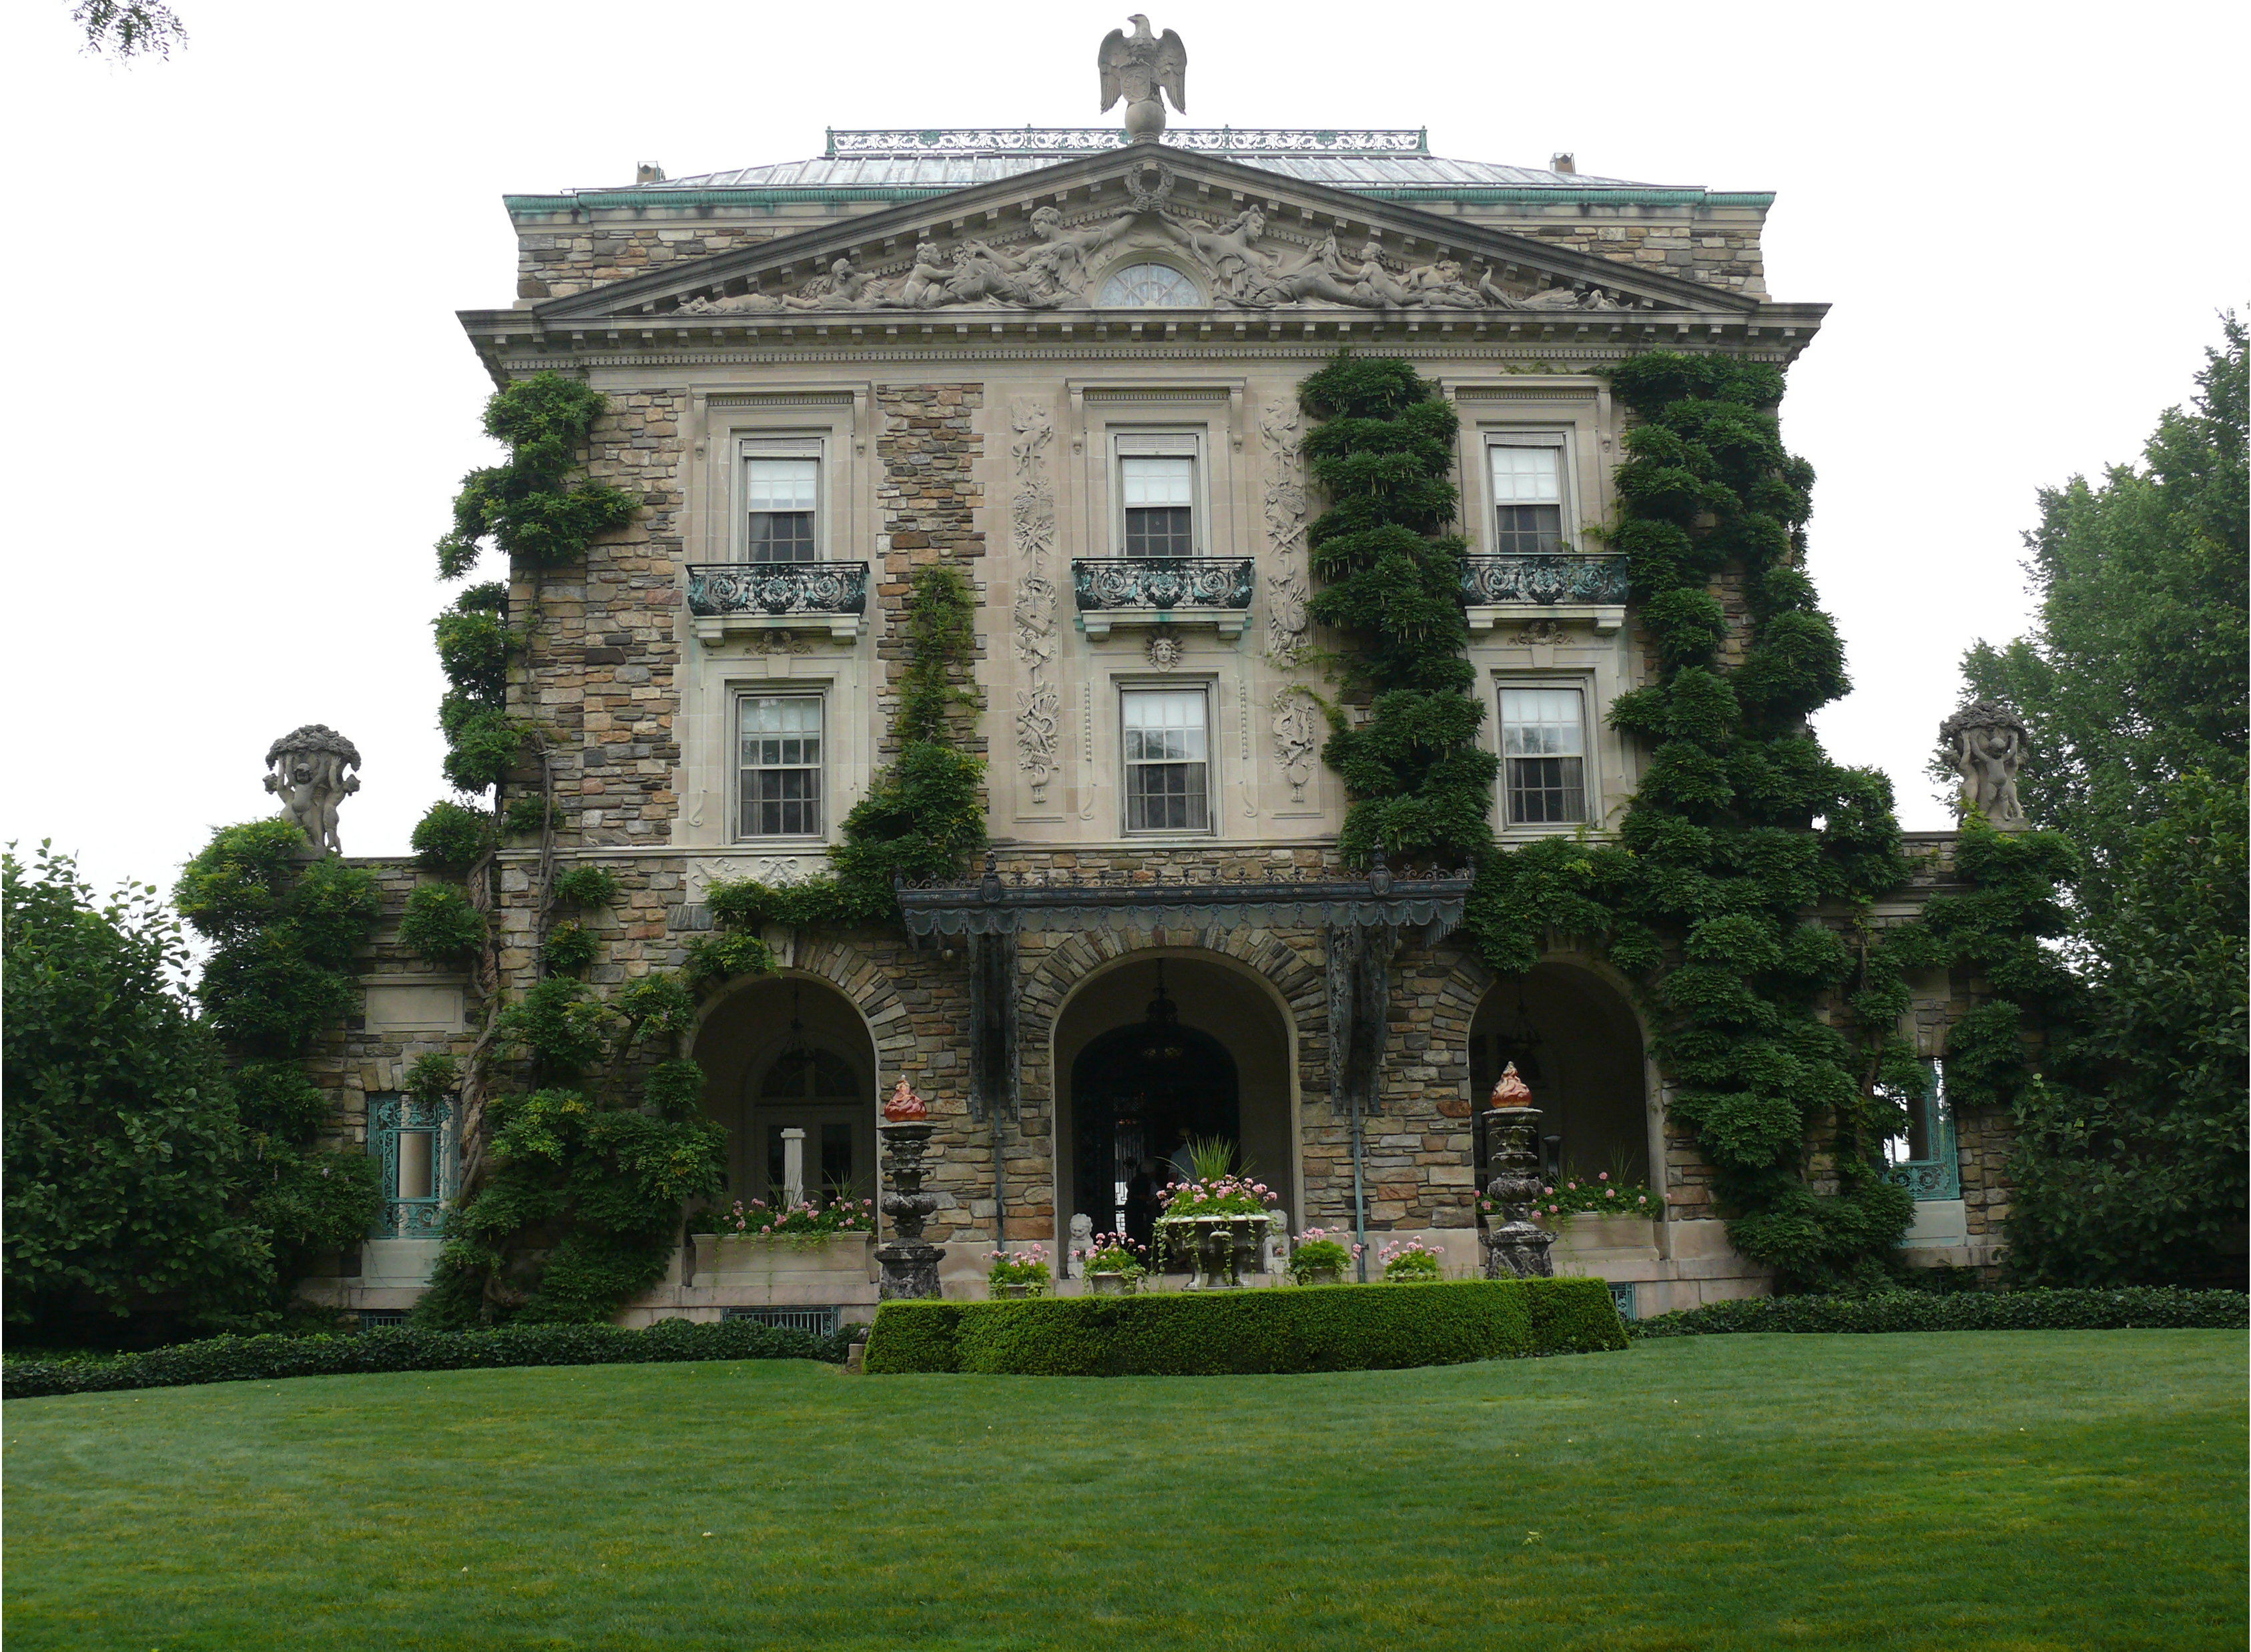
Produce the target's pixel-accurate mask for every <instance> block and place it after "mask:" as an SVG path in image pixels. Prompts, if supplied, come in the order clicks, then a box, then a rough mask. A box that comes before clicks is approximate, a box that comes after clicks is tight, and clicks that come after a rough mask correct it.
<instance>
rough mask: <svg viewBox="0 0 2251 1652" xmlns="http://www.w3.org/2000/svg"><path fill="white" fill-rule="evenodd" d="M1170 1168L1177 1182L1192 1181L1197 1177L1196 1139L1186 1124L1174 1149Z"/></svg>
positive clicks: (1182, 1127)
mask: <svg viewBox="0 0 2251 1652" xmlns="http://www.w3.org/2000/svg"><path fill="white" fill-rule="evenodd" d="M1168 1168H1169V1169H1170V1170H1171V1172H1172V1176H1173V1179H1174V1181H1176V1182H1182V1183H1186V1182H1192V1181H1194V1180H1195V1179H1196V1173H1195V1137H1193V1136H1192V1135H1191V1134H1190V1133H1189V1130H1188V1126H1187V1125H1185V1124H1183V1125H1181V1132H1180V1141H1179V1143H1178V1144H1176V1145H1175V1146H1174V1149H1173V1158H1172V1163H1171V1165H1169V1166H1168Z"/></svg>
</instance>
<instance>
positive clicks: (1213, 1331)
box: [866, 1279, 1626, 1377]
mask: <svg viewBox="0 0 2251 1652" xmlns="http://www.w3.org/2000/svg"><path fill="white" fill-rule="evenodd" d="M1625 1345H1626V1342H1625V1333H1624V1330H1623V1328H1622V1327H1621V1326H1620V1325H1619V1324H1618V1317H1617V1308H1616V1307H1615V1306H1614V1305H1612V1303H1611V1302H1610V1289H1609V1287H1607V1286H1606V1285H1604V1284H1603V1282H1601V1281H1600V1280H1598V1279H1539V1280H1486V1279H1470V1280H1447V1281H1433V1282H1430V1283H1428V1284H1415V1285H1313V1286H1306V1287H1301V1288H1300V1287H1286V1286H1285V1287H1282V1288H1279V1289H1271V1290H1242V1291H1195V1292H1171V1291H1167V1292H1163V1293H1160V1294H1153V1295H1148V1296H1069V1297H1060V1298H1058V1297H1032V1298H1028V1299H1026V1300H1024V1301H1022V1302H973V1303H952V1302H893V1303H884V1304H883V1306H882V1307H881V1308H880V1309H878V1310H876V1325H875V1330H874V1331H873V1332H872V1333H871V1334H870V1335H869V1338H868V1351H867V1357H866V1358H867V1368H868V1369H869V1371H871V1372H931V1371H959V1372H995V1373H998V1372H1008V1373H1013V1374H1016V1375H1022V1376H1038V1377H1124V1376H1172V1377H1219V1376H1245V1375H1263V1374H1269V1373H1274V1372H1301V1371H1391V1370H1398V1369H1401V1368H1403V1367H1405V1366H1409V1365H1460V1364H1463V1363H1465V1362H1466V1361H1469V1360H1472V1359H1512V1358H1523V1357H1525V1356H1527V1355H1530V1354H1559V1353H1594V1352H1598V1351H1603V1350H1606V1349H1619V1348H1624V1346H1625Z"/></svg>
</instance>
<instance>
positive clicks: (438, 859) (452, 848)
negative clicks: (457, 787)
mask: <svg viewBox="0 0 2251 1652" xmlns="http://www.w3.org/2000/svg"><path fill="white" fill-rule="evenodd" d="M493 832H494V822H493V818H492V814H491V812H489V811H488V810H484V809H472V808H469V807H468V806H467V805H462V804H459V803H433V804H432V805H430V807H429V809H428V810H427V812H425V813H424V815H423V816H422V818H421V819H420V820H419V821H417V822H416V823H415V826H414V836H413V838H412V840H411V841H412V843H413V845H414V853H415V855H416V856H417V858H419V860H420V861H421V862H422V864H423V865H424V866H426V867H430V868H431V869H432V870H433V871H436V872H466V871H468V869H469V868H470V867H473V866H474V865H475V864H476V863H477V861H479V860H480V859H481V858H482V857H483V855H484V853H485V851H486V850H488V849H489V848H491V847H492V846H493Z"/></svg>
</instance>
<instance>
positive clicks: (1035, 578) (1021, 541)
mask: <svg viewBox="0 0 2251 1652" xmlns="http://www.w3.org/2000/svg"><path fill="white" fill-rule="evenodd" d="M1008 423H1009V425H1010V427H1011V428H1012V429H1013V430H1014V431H1015V440H1014V441H1012V442H1011V443H1010V444H1009V446H1008V460H1009V467H1010V473H1011V478H1012V484H1013V491H1012V494H1011V496H1010V499H1009V502H1008V521H1009V531H1010V536H1011V539H1012V543H1013V545H1014V548H1015V554H1016V605H1015V647H1016V661H1017V664H1018V665H1019V666H1020V667H1022V671H1023V674H1024V687H1022V688H1019V689H1018V690H1017V691H1016V763H1017V766H1018V767H1019V768H1021V769H1022V771H1023V774H1024V778H1025V780H1026V781H1027V783H1029V785H1030V787H1031V797H1032V802H1033V803H1034V804H1035V805H1044V804H1045V803H1046V802H1047V799H1048V785H1049V782H1050V781H1051V780H1052V779H1053V778H1055V769H1056V735H1057V731H1058V728H1059V725H1060V723H1061V722H1062V718H1063V702H1062V700H1061V697H1060V695H1059V694H1058V692H1057V689H1056V584H1055V579H1054V577H1053V576H1052V575H1051V574H1050V573H1049V565H1050V563H1051V561H1052V559H1053V556H1054V553H1055V537H1056V502H1055V488H1054V486H1053V484H1051V483H1050V482H1049V480H1048V473H1047V454H1048V448H1049V445H1050V444H1052V443H1053V441H1054V440H1055V420H1054V418H1053V416H1052V415H1051V414H1050V413H1049V411H1048V408H1047V405H1046V404H1044V403H1042V402H1036V401H1032V400H1029V399H1026V400H1020V401H1018V402H1016V403H1015V404H1014V405H1013V406H1012V407H1011V408H1010V409H1009V413H1008Z"/></svg>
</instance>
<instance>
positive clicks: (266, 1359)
mask: <svg viewBox="0 0 2251 1652" xmlns="http://www.w3.org/2000/svg"><path fill="white" fill-rule="evenodd" d="M848 1344H849V1332H848V1330H847V1331H841V1332H839V1333H838V1334H837V1335H835V1336H834V1337H816V1336H814V1334H813V1333H812V1332H810V1331H786V1330H783V1329H781V1328H779V1327H778V1326H774V1325H762V1324H758V1322H757V1321H755V1320H749V1319H730V1320H722V1321H719V1322H718V1323H717V1324H690V1323H689V1322H688V1321H687V1320H684V1319H668V1320H663V1321H661V1322H660V1323H658V1324H655V1325H652V1326H650V1327H649V1328H648V1330H647V1331H624V1330H620V1328H619V1327H617V1326H615V1325H516V1326H503V1327H502V1328H501V1329H499V1330H496V1331H412V1330H407V1329H405V1328H397V1329H382V1330H376V1331H361V1332H359V1333H358V1334H357V1335H345V1336H337V1337H275V1336H265V1337H211V1338H209V1339H207V1340H205V1341H203V1342H189V1343H181V1344H177V1346H174V1347H170V1348H157V1349H153V1350H151V1351H149V1352H147V1353H143V1354H126V1355H123V1356H121V1357H120V1358H114V1359H101V1360H76V1359H74V1360H68V1361H65V1360H58V1359H12V1360H7V1361H5V1362H0V1399H7V1400H31V1399H36V1398H38V1397H39V1396H41V1395H44V1394H75V1393H101V1392H103V1391H106V1390H110V1389H118V1388H177V1387H184V1386H189V1385H191V1384H196V1383H205V1382H258V1381H263V1380H266V1379H271V1378H275V1377H340V1376H350V1375H358V1374H362V1373H365V1372H383V1371H474V1370H483V1369H488V1368H491V1367H495V1366H504V1365H664V1364H669V1363H672V1362H675V1361H679V1360H689V1359H824V1360H827V1361H828V1362H829V1363H830V1364H832V1365H841V1364H842V1363H843V1359H844V1355H845V1351H846V1349H847V1347H848Z"/></svg>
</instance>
